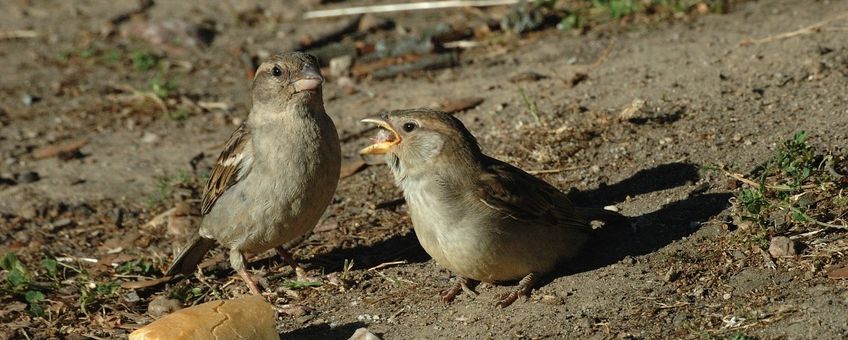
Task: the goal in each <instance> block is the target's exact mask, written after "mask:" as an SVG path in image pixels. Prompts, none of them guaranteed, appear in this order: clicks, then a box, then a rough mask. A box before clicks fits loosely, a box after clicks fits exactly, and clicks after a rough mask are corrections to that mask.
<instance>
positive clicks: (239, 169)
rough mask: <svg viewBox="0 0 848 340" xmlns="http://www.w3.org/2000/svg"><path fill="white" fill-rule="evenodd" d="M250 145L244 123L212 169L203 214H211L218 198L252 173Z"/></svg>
mask: <svg viewBox="0 0 848 340" xmlns="http://www.w3.org/2000/svg"><path fill="white" fill-rule="evenodd" d="M250 143H251V142H250V129H248V128H247V126H246V125H245V123H242V124H241V125H240V126H239V127H238V129H236V130H235V131H233V134H232V136H230V140H229V141H227V146H226V147H224V151H222V152H221V155H220V156H218V160H217V161H216V162H215V166H214V167H212V173H211V174H210V175H209V181H208V182H206V188H205V189H204V190H203V202H202V204H201V209H200V213H201V214H203V215H206V214H207V213H209V211H210V210H212V206H213V205H215V202H216V201H217V200H218V198H219V197H221V195H222V194H224V192H225V191H227V189H229V188H230V187H232V186H233V185H234V184H236V183H238V181H239V180H240V179H242V178H244V176H245V175H247V173H248V172H250V169H251V166H252V165H253V149H252V148H251V147H250Z"/></svg>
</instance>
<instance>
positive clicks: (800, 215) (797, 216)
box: [792, 211, 808, 222]
mask: <svg viewBox="0 0 848 340" xmlns="http://www.w3.org/2000/svg"><path fill="white" fill-rule="evenodd" d="M792 219H793V220H796V221H798V222H807V221H808V219H807V216H806V215H804V214H803V213H801V212H800V211H795V212H792Z"/></svg>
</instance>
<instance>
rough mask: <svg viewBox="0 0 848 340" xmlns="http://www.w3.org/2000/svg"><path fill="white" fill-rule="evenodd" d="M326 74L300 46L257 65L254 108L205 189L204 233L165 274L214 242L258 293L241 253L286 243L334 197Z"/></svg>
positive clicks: (335, 150)
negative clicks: (226, 251)
mask: <svg viewBox="0 0 848 340" xmlns="http://www.w3.org/2000/svg"><path fill="white" fill-rule="evenodd" d="M321 81H323V79H322V78H321V77H320V73H318V65H317V61H316V60H315V59H314V57H311V56H309V55H307V54H303V53H286V54H283V55H279V56H275V57H273V58H271V59H270V60H268V61H266V62H264V63H263V64H262V65H261V66H260V67H259V69H258V70H257V72H256V77H255V78H254V82H253V88H252V95H253V108H252V109H251V112H250V114H249V115H248V118H247V120H245V122H244V123H243V124H242V125H241V126H239V128H238V129H237V130H236V131H235V132H234V133H233V134H232V136H231V137H230V140H229V142H228V143H227V145H226V147H225V149H224V151H223V152H222V153H221V155H220V156H219V158H218V160H217V162H216V164H215V166H214V168H213V170H212V173H211V175H210V178H209V182H208V183H207V186H206V189H205V191H204V195H203V201H202V204H201V212H202V214H203V215H204V217H203V221H202V223H201V227H200V230H199V233H198V234H199V235H198V236H197V237H195V238H194V239H193V240H192V242H191V243H190V244H189V246H187V247H186V249H185V250H184V251H183V252H182V253H181V254H180V255H179V256H178V257H177V258H176V259H175V261H174V263H173V264H172V266H171V268H170V269H169V271H168V275H174V274H177V273H183V274H186V273H190V272H191V271H193V270H194V268H195V267H196V266H197V263H198V262H199V261H200V259H202V257H203V254H204V253H205V252H206V251H207V250H208V249H209V248H210V247H211V246H212V245H214V243H215V242H217V243H220V244H222V245H224V246H225V247H227V248H229V249H230V263H231V265H232V266H233V268H234V269H235V270H236V271H238V272H239V274H242V276H243V277H244V278H245V281H247V282H248V284H249V285H250V286H251V291H253V292H254V293H258V290H257V289H256V287H255V284H254V283H253V282H252V280H250V278H249V276H248V275H247V274H246V271H244V254H245V253H259V252H263V251H265V250H268V249H271V248H276V247H281V246H282V245H283V244H285V243H286V242H288V241H291V240H292V239H295V238H297V237H300V236H302V235H304V234H306V233H308V232H309V231H310V230H311V229H312V228H313V227H314V226H315V224H316V223H317V222H318V220H319V219H320V217H321V215H322V214H323V212H324V210H325V209H326V208H327V206H328V205H329V204H330V201H331V200H332V197H333V193H334V192H335V190H336V185H337V183H338V178H339V168H340V164H341V156H340V154H341V151H340V146H339V139H338V134H337V132H336V129H335V126H334V125H333V121H332V119H331V118H330V117H329V116H328V115H327V114H326V112H325V111H324V104H323V99H322V97H321V87H320V82H321ZM304 82H305V83H304ZM316 83H317V88H316V87H315V86H316ZM302 88H306V90H303V89H302ZM213 240H214V241H213ZM278 249H279V250H280V251H283V250H282V249H281V248H278ZM283 255H284V256H286V255H285V254H283Z"/></svg>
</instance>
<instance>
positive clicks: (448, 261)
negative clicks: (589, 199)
mask: <svg viewBox="0 0 848 340" xmlns="http://www.w3.org/2000/svg"><path fill="white" fill-rule="evenodd" d="M366 121H368V122H372V123H376V124H379V125H381V126H382V127H383V128H385V129H389V130H391V131H392V132H393V133H396V134H397V137H396V138H388V140H387V141H383V143H382V144H381V146H380V147H379V148H374V147H369V148H370V149H366V150H363V152H365V153H382V152H385V154H386V163H387V164H388V165H389V167H390V168H391V170H392V172H393V174H394V177H395V182H396V183H397V185H398V186H399V187H400V188H401V189H403V193H404V198H405V199H406V202H407V204H408V206H409V213H410V216H411V217H412V223H413V226H414V229H415V234H416V235H417V237H418V240H419V241H420V242H421V245H422V247H423V248H424V250H425V251H427V253H428V254H430V256H431V257H432V258H433V259H434V260H436V262H437V263H439V264H440V265H442V266H444V267H445V268H448V269H449V270H451V271H453V272H455V273H457V274H458V275H459V276H461V277H462V278H468V279H473V280H476V281H486V282H499V281H512V280H518V279H522V278H524V279H523V280H522V284H521V287H520V288H519V291H517V292H515V293H513V294H510V296H507V297H505V298H504V299H502V300H501V301H500V302H499V303H500V305H501V306H506V305H509V304H510V303H512V301H514V300H515V299H516V298H517V297H518V296H519V295H526V294H527V293H529V289H530V288H532V284H533V283H534V281H535V279H536V278H537V277H538V275H541V274H544V273H548V272H550V271H552V270H553V269H554V268H555V267H556V265H557V264H560V263H562V262H563V261H566V260H569V259H571V258H573V257H574V256H575V255H576V254H577V253H578V251H579V250H580V248H581V247H582V246H583V244H584V243H585V242H586V240H587V239H588V237H589V232H590V231H591V226H590V225H589V219H588V218H587V217H588V216H587V215H584V214H583V212H589V211H590V209H580V208H575V207H574V205H573V204H572V203H571V202H570V201H569V199H568V198H567V197H566V195H565V194H563V193H562V192H560V191H559V190H558V189H557V188H555V187H553V186H551V185H550V184H548V183H546V182H544V181H542V180H540V179H538V178H536V177H534V176H532V175H530V174H528V173H526V172H524V171H522V170H520V169H518V168H516V167H514V166H512V165H509V164H507V163H504V162H501V161H499V160H497V159H494V158H491V157H489V156H486V155H485V154H483V153H482V152H481V151H480V148H479V146H478V145H477V141H476V139H475V138H474V136H473V135H471V133H470V132H468V130H467V129H466V128H465V126H464V125H463V124H462V123H461V122H460V121H459V120H458V119H456V118H454V117H452V116H450V115H448V114H445V113H442V112H438V111H432V110H427V109H413V110H400V111H394V112H390V113H388V114H384V115H382V116H381V117H379V118H373V119H369V120H366ZM383 139H386V138H383ZM375 150H376V151H375ZM599 210H600V209H591V212H592V214H591V215H592V216H599V215H600V216H604V215H606V216H607V217H610V218H611V219H615V218H618V217H620V215H617V214H615V213H613V212H606V211H599ZM457 292H458V290H456V291H454V292H453V295H456V293H457ZM445 299H447V300H450V299H453V296H446V297H445Z"/></svg>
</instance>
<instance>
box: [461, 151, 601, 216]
mask: <svg viewBox="0 0 848 340" xmlns="http://www.w3.org/2000/svg"><path fill="white" fill-rule="evenodd" d="M479 183H480V184H479V185H478V187H477V196H478V198H479V199H480V200H481V201H482V202H483V203H484V204H485V205H486V206H488V207H489V208H492V209H495V210H498V211H500V212H501V213H502V214H504V216H505V217H508V218H512V219H515V220H519V221H533V222H536V223H540V222H541V223H546V224H549V225H559V226H562V227H564V228H573V229H585V230H591V226H590V225H589V223H588V221H587V220H585V219H584V218H582V217H580V216H579V215H578V213H577V211H576V209H575V208H574V205H573V204H572V203H571V201H570V200H569V199H568V197H566V196H565V194H563V193H562V192H560V191H559V190H558V189H557V188H555V187H553V186H551V185H550V184H548V183H547V182H545V181H542V180H540V179H538V178H536V177H534V176H532V175H530V174H528V173H526V172H524V171H522V170H521V169H518V168H516V167H514V166H512V165H509V164H507V163H504V162H501V161H499V160H497V159H494V158H489V157H487V158H486V160H485V161H484V170H483V173H482V175H481V176H480V179H479Z"/></svg>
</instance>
